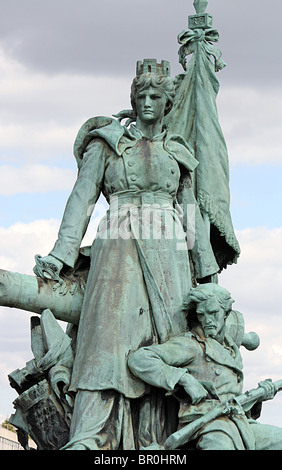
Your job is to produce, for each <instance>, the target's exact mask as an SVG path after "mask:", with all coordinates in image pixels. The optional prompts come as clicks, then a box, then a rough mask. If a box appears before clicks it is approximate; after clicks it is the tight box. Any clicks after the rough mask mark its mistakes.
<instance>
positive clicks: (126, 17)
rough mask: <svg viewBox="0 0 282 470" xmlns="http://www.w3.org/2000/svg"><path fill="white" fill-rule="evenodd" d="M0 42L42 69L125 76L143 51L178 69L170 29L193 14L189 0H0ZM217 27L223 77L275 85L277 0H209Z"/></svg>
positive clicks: (281, 12) (281, 6) (280, 11)
mask: <svg viewBox="0 0 282 470" xmlns="http://www.w3.org/2000/svg"><path fill="white" fill-rule="evenodd" d="M0 6H1V18H0V41H1V42H0V43H1V44H2V46H4V47H5V48H6V49H8V50H9V51H10V53H12V54H13V56H14V57H15V58H16V59H17V60H19V61H21V62H22V63H24V64H25V65H26V66H28V67H30V68H32V69H36V70H39V71H42V72H44V73H47V74H58V73H62V72H64V73H65V72H67V73H83V74H85V73H88V74H96V75H97V74H101V75H103V74H110V75H113V74H119V75H127V74H131V75H133V74H134V72H135V63H136V61H137V60H139V59H143V58H144V57H155V58H157V59H163V58H165V59H167V60H170V61H171V64H172V70H173V73H174V74H176V73H180V72H181V67H180V65H179V64H178V57H177V51H178V44H177V40H176V38H177V34H178V33H180V32H181V31H182V30H183V29H185V28H186V27H187V22H188V21H187V17H188V15H189V14H193V13H194V7H193V2H192V0H190V4H189V1H187V0H178V1H177V2H171V1H169V0H153V1H152V0H142V1H141V0H135V1H132V0H120V1H118V2H117V1H116V0H103V1H102V2H100V1H97V0H96V1H95V0H82V1H81V0H79V1H78V0H48V1H47V2H46V1H45V0H9V1H7V0H0ZM207 11H208V12H209V13H211V14H212V15H213V16H214V26H215V27H216V28H218V30H219V32H220V34H221V41H220V48H221V50H222V52H223V56H224V60H225V61H226V62H227V63H228V67H229V71H228V73H226V74H225V77H224V80H226V82H228V83H231V82H232V83H234V82H236V83H245V84H246V83H252V84H253V85H254V84H258V85H263V84H265V83H267V84H270V83H271V84H276V83H277V84H279V82H280V81H281V79H280V74H281V69H280V67H281V65H280V62H281V60H280V51H281V46H280V37H278V35H279V34H280V18H281V16H282V2H279V1H277V0H259V1H257V0H248V1H246V0H236V1H235V2H234V1H232V0H210V1H209V5H208V8H207Z"/></svg>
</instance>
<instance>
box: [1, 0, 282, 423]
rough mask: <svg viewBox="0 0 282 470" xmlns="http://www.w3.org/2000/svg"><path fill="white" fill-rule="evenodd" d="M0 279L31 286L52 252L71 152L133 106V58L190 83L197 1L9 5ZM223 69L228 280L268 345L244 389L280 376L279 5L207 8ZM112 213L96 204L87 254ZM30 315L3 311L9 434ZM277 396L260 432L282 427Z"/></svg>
mask: <svg viewBox="0 0 282 470" xmlns="http://www.w3.org/2000/svg"><path fill="white" fill-rule="evenodd" d="M0 9H1V16H0V103H1V107H0V165H1V171H0V268H1V269H6V270H9V271H14V272H20V273H25V274H33V271H32V269H33V266H34V256H35V255H36V254H37V253H39V254H41V255H42V256H44V255H46V254H48V252H49V251H50V250H51V249H52V247H53V245H54V242H55V241H56V237H57V232H58V228H59V224H60V220H61V217H62V214H63V211H64V207H65V203H66V200H67V197H68V195H69V194H70V192H71V189H72V186H73V184H74V182H75V179H76V172H77V169H76V162H75V159H74V157H73V143H74V140H75V137H76V134H77V132H78V130H79V128H80V126H81V125H82V124H83V123H84V122H85V121H86V120H87V119H88V118H90V117H92V116H98V115H105V116H111V115H113V114H116V113H117V112H119V111H120V110H122V109H128V107H129V106H130V104H129V103H130V100H129V93H130V85H131V82H132V79H133V78H134V75H135V67H136V62H137V60H142V59H144V58H151V57H152V58H156V59H157V60H158V61H160V60H162V59H165V60H169V61H170V63H171V73H172V76H175V75H177V74H178V73H181V72H182V68H181V66H180V64H179V63H178V54H177V53H178V48H179V45H178V43H177V35H178V34H179V33H180V32H181V31H182V30H184V29H186V28H187V26H188V15H190V14H194V13H195V11H194V7H193V2H192V0H190V1H187V0H175V1H174V2H171V1H169V0H142V1H141V0H119V1H116V0H103V2H100V1H99V2H98V1H96V0H79V1H78V0H48V1H47V2H46V1H45V0H0ZM207 12H208V13H210V14H211V15H213V18H214V27H215V28H217V29H218V31H219V33H220V41H219V43H218V47H219V48H220V50H221V51H222V54H223V60H224V61H225V62H226V63H227V67H225V68H224V69H223V70H222V71H220V72H219V73H218V79H219V81H220V91H219V95H218V99H217V106H218V112H219V120H220V124H221V127H222V130H223V133H224V136H225V140H226V144H227V148H228V154H229V162H230V190H231V213H232V219H233V224H234V228H235V230H236V235H237V237H238V240H239V243H240V246H241V251H242V253H241V256H240V258H239V260H238V263H237V264H236V265H232V266H230V267H228V269H227V270H225V271H224V272H223V273H222V274H221V275H220V277H219V283H220V284H221V285H223V286H224V287H226V288H227V289H228V290H229V291H230V292H231V294H232V297H233V298H234V299H235V304H234V308H235V309H236V310H239V311H240V312H242V313H243V314H244V318H245V325H246V331H247V332H248V331H256V332H257V333H258V334H259V336H260V346H259V348H258V349H257V350H255V351H252V352H250V351H247V350H245V349H244V348H242V355H243V360H244V374H245V385H244V387H245V389H246V390H247V389H250V388H254V387H256V386H257V384H258V382H259V381H260V380H263V379H265V378H269V377H270V378H272V379H273V380H278V379H280V378H282V311H281V306H282V288H281V286H282V218H281V203H282V195H281V194H282V192H281V181H282V132H281V129H282V80H281V66H282V61H281V38H280V29H281V24H280V23H281V20H280V18H281V17H282V2H281V1H280V0H256V1H255V0H236V2H234V1H232V0H209V4H208V8H207ZM105 210H106V206H105V203H104V201H103V199H101V200H99V201H98V203H97V205H96V208H95V211H94V214H93V218H92V222H91V224H90V227H89V230H88V232H87V234H86V237H85V240H84V244H85V245H87V244H89V243H91V241H92V240H93V237H94V234H95V230H96V228H97V224H98V221H99V219H100V218H101V216H102V215H103V214H104V212H105ZM31 316H32V314H31V313H28V312H23V311H21V310H15V309H9V308H5V307H0V325H1V326H0V390H1V400H0V422H2V421H3V420H4V419H6V418H7V417H8V416H9V415H10V414H11V413H13V412H14V409H13V405H12V402H13V400H14V399H15V398H16V396H17V394H16V392H15V391H14V390H13V389H11V388H10V386H9V383H8V379H7V375H8V374H9V373H10V372H12V371H14V370H15V369H17V368H19V369H21V368H22V367H24V366H25V364H26V362H28V361H29V360H30V359H32V357H33V355H32V352H31V349H30V317H31ZM281 411H282V392H281V393H280V395H279V394H277V396H276V397H275V399H274V400H273V401H271V402H270V401H269V402H266V403H265V404H264V405H263V411H262V416H261V418H260V419H259V421H260V422H263V423H267V424H273V425H276V426H280V427H282V412H281Z"/></svg>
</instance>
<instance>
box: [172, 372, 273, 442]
mask: <svg viewBox="0 0 282 470" xmlns="http://www.w3.org/2000/svg"><path fill="white" fill-rule="evenodd" d="M273 384H274V387H275V389H276V392H275V393H277V392H279V391H280V390H282V380H278V381H277V382H274V383H273ZM266 395H267V393H266V391H265V389H264V388H263V387H261V386H258V387H257V388H255V389H252V390H249V391H247V392H246V393H243V394H242V395H238V396H237V397H234V399H233V400H228V401H226V402H222V403H219V404H218V405H216V406H215V407H214V408H213V409H211V410H210V411H209V412H208V413H206V414H205V415H203V416H201V418H198V419H196V420H195V421H192V422H191V423H189V424H187V425H186V426H184V427H183V428H182V429H179V430H178V431H176V432H174V433H173V434H171V435H170V436H169V437H168V438H167V440H166V441H165V443H164V448H165V449H166V450H173V449H177V448H179V447H180V446H182V445H184V444H186V443H187V442H188V441H189V440H190V439H191V438H192V436H193V435H194V434H195V433H196V432H197V431H199V430H200V429H201V428H202V427H203V426H204V425H206V424H208V423H209V422H211V421H212V420H214V419H216V418H218V417H219V416H222V415H228V414H230V413H232V411H233V410H234V408H235V407H236V405H239V406H241V407H242V408H243V410H244V411H248V410H249V409H251V408H252V406H253V405H254V404H255V403H257V402H258V401H265V400H266V399H267V398H266Z"/></svg>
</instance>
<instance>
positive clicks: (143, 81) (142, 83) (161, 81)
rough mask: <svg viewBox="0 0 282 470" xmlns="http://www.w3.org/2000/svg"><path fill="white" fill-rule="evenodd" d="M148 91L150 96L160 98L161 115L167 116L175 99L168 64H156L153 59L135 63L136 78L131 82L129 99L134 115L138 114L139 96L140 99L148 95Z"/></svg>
mask: <svg viewBox="0 0 282 470" xmlns="http://www.w3.org/2000/svg"><path fill="white" fill-rule="evenodd" d="M149 89H150V95H151V96H154V95H155V96H157V95H158V96H160V97H161V101H162V103H159V104H160V105H161V106H162V108H163V114H164V115H166V114H168V113H169V111H170V110H171V108H172V106H173V101H174V97H175V87H174V83H173V79H172V78H171V77H170V64H169V62H167V61H164V60H163V61H162V62H161V63H160V64H158V63H157V61H156V60H155V59H145V60H144V62H142V61H138V62H137V67H136V77H135V78H134V80H133V82H132V86H131V97H130V98H131V105H132V109H133V111H134V113H135V115H138V114H139V113H140V109H139V106H138V104H139V103H138V100H139V96H140V97H142V95H144V94H148V90H149ZM148 115H149V113H148ZM148 118H149V117H148Z"/></svg>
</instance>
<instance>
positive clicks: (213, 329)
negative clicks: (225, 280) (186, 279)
mask: <svg viewBox="0 0 282 470" xmlns="http://www.w3.org/2000/svg"><path fill="white" fill-rule="evenodd" d="M233 302H234V300H233V299H232V297H231V295H230V293H229V292H228V291H227V290H226V289H225V288H224V287H221V286H219V285H218V284H215V283H207V284H200V285H198V286H197V287H195V288H192V289H191V290H190V292H189V295H188V298H187V302H185V304H184V305H185V307H184V308H185V310H186V311H187V315H188V323H189V326H190V328H191V327H192V326H194V325H195V323H198V324H200V325H201V327H202V330H203V332H204V334H205V336H206V337H212V338H216V339H218V338H219V337H222V334H223V333H224V329H225V321H226V319H227V317H228V315H229V313H230V312H231V310H232V304H233Z"/></svg>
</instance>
